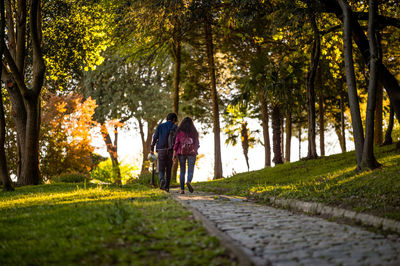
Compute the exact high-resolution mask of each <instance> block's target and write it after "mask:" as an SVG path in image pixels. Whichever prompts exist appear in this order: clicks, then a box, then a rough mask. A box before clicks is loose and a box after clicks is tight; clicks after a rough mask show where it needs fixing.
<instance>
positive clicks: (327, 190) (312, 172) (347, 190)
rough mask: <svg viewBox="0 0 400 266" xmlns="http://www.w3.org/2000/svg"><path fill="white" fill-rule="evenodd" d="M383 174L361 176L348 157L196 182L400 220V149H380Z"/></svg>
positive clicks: (227, 190) (223, 189)
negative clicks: (318, 203)
mask: <svg viewBox="0 0 400 266" xmlns="http://www.w3.org/2000/svg"><path fill="white" fill-rule="evenodd" d="M376 157H377V159H378V161H379V162H380V163H381V164H382V165H383V166H382V168H381V169H377V170H374V171H367V172H362V173H356V172H355V166H356V165H355V154H354V152H348V153H345V154H337V155H332V156H327V157H323V158H319V159H315V160H308V161H299V162H294V163H287V164H284V165H278V166H276V167H272V168H266V169H262V170H259V171H253V172H246V173H241V174H238V175H235V176H233V177H230V178H226V179H222V180H215V181H211V182H201V183H196V184H195V188H196V189H198V190H203V191H209V192H216V193H219V194H229V195H237V196H246V197H252V198H255V199H257V200H260V201H266V202H267V201H268V198H269V197H270V196H276V197H282V198H293V199H299V200H304V201H314V202H323V203H325V204H328V205H331V206H336V207H341V208H346V209H350V210H354V211H358V212H365V213H370V214H374V215H377V216H382V217H388V218H392V219H396V220H400V153H399V151H398V150H397V151H396V149H395V145H390V146H385V147H377V148H376Z"/></svg>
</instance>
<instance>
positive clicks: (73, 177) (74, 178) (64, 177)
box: [51, 172, 87, 183]
mask: <svg viewBox="0 0 400 266" xmlns="http://www.w3.org/2000/svg"><path fill="white" fill-rule="evenodd" d="M85 179H87V176H86V175H85V174H82V173H79V172H71V173H62V174H60V175H57V176H55V177H53V178H52V179H51V181H52V182H55V183H60V182H63V183H82V182H84V181H85Z"/></svg>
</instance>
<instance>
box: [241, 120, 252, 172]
mask: <svg viewBox="0 0 400 266" xmlns="http://www.w3.org/2000/svg"><path fill="white" fill-rule="evenodd" d="M248 132H249V130H248V128H247V123H246V122H244V123H243V124H242V129H241V131H240V134H241V140H242V149H243V155H244V158H245V160H246V165H247V171H250V165H249V135H248Z"/></svg>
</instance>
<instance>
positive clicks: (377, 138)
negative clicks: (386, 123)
mask: <svg viewBox="0 0 400 266" xmlns="http://www.w3.org/2000/svg"><path fill="white" fill-rule="evenodd" d="M382 114H383V87H382V85H381V84H378V88H377V91H376V107H375V125H374V129H375V131H374V143H375V144H377V145H380V144H382V142H383V130H382V128H383V115H382Z"/></svg>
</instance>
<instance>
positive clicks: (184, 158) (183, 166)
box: [178, 155, 196, 190]
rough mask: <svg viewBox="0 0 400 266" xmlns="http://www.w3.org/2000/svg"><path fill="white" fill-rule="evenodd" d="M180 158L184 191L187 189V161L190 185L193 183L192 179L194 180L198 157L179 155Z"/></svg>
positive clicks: (182, 188) (181, 181) (181, 180)
mask: <svg viewBox="0 0 400 266" xmlns="http://www.w3.org/2000/svg"><path fill="white" fill-rule="evenodd" d="M178 158H179V166H180V168H181V175H180V183H181V190H184V189H185V173H186V161H187V164H188V175H187V181H188V182H189V183H190V182H192V179H193V172H194V164H195V162H196V155H178Z"/></svg>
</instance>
